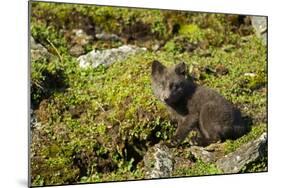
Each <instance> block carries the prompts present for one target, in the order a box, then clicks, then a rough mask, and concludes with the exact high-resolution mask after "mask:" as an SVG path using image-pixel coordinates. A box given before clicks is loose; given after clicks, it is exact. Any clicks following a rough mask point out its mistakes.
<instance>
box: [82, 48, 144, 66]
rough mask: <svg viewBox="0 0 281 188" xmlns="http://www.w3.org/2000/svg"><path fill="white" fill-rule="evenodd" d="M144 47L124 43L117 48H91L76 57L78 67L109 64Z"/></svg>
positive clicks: (142, 49)
mask: <svg viewBox="0 0 281 188" xmlns="http://www.w3.org/2000/svg"><path fill="white" fill-rule="evenodd" d="M145 50H146V48H139V47H136V46H133V45H124V46H121V47H119V48H113V49H107V50H93V51H91V52H89V53H87V54H85V55H82V56H80V57H78V62H79V65H80V67H88V66H92V67H94V68H95V67H98V66H99V65H104V66H109V65H111V64H112V63H114V62H116V61H120V60H123V59H126V58H127V57H128V56H129V55H133V54H136V53H138V52H141V51H145Z"/></svg>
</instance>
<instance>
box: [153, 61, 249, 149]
mask: <svg viewBox="0 0 281 188" xmlns="http://www.w3.org/2000/svg"><path fill="white" fill-rule="evenodd" d="M151 74H152V89H153V92H154V94H155V95H156V97H157V98H159V99H160V100H161V101H162V102H163V103H165V104H166V106H167V108H168V111H169V112H170V115H171V118H172V119H174V120H176V122H177V124H178V127H177V130H176V132H175V135H174V136H173V137H172V139H171V145H172V146H176V145H178V144H180V143H181V142H182V141H183V140H184V139H185V138H186V136H187V135H188V133H189V132H190V131H191V130H196V131H197V132H198V133H199V135H200V136H199V137H197V139H199V140H197V141H196V142H197V144H198V145H202V146H207V145H209V144H211V143H215V142H219V141H224V140H226V139H236V138H238V137H241V136H242V135H243V134H245V133H246V132H247V130H248V128H247V127H246V126H245V123H244V122H243V120H242V118H241V113H240V111H239V110H238V109H237V108H235V107H234V106H233V105H232V103H230V102H229V101H227V100H226V99H225V98H224V97H223V96H221V95H220V94H219V93H217V92H216V91H214V90H212V89H210V88H207V87H203V86H199V85H197V84H196V83H194V82H193V81H192V80H191V79H187V78H186V64H185V63H179V64H177V65H174V66H172V67H169V68H168V67H165V66H164V65H163V64H161V63H160V62H159V61H153V62H152V73H151Z"/></svg>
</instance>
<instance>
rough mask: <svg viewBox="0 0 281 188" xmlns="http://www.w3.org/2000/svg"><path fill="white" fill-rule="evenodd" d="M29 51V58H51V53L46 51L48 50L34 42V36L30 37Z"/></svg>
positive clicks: (33, 59)
mask: <svg viewBox="0 0 281 188" xmlns="http://www.w3.org/2000/svg"><path fill="white" fill-rule="evenodd" d="M30 51H31V60H32V61H36V60H38V59H40V58H47V59H49V58H51V57H53V55H52V54H51V53H49V52H48V50H47V49H46V48H45V47H44V46H43V45H42V44H39V43H36V42H35V40H34V38H33V37H32V36H31V37H30Z"/></svg>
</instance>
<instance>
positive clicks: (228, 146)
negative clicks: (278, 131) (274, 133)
mask: <svg viewBox="0 0 281 188" xmlns="http://www.w3.org/2000/svg"><path fill="white" fill-rule="evenodd" d="M266 130H267V127H266V125H265V124H261V125H256V126H254V127H253V128H252V130H251V132H250V133H248V134H247V135H245V136H243V137H241V138H239V139H237V140H234V141H233V140H228V141H226V143H225V154H228V153H231V152H233V151H235V150H236V149H237V148H239V147H240V146H241V145H243V144H245V143H247V142H249V141H251V140H255V139H257V138H258V137H259V136H260V135H261V134H262V133H264V132H266Z"/></svg>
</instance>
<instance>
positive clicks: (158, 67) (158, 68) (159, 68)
mask: <svg viewBox="0 0 281 188" xmlns="http://www.w3.org/2000/svg"><path fill="white" fill-rule="evenodd" d="M165 68H166V67H165V66H164V65H162V64H161V63H160V62H159V61H157V60H154V61H153V62H152V75H155V74H156V73H158V74H161V73H163V71H164V69H165Z"/></svg>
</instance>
